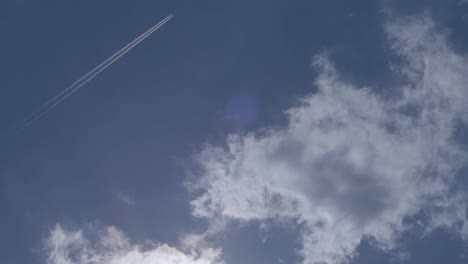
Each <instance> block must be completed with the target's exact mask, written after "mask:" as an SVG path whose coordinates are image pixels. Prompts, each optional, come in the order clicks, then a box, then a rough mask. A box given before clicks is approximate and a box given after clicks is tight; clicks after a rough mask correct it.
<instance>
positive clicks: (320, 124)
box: [192, 16, 468, 264]
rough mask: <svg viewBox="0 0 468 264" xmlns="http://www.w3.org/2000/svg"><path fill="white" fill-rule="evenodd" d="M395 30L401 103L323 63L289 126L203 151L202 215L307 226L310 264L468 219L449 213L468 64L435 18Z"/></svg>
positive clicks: (198, 204) (198, 208) (398, 24)
mask: <svg viewBox="0 0 468 264" xmlns="http://www.w3.org/2000/svg"><path fill="white" fill-rule="evenodd" d="M387 32H388V36H389V41H390V43H391V46H392V47H393V49H394V51H395V52H396V54H397V55H399V64H398V65H397V66H398V69H397V70H398V71H399V72H400V73H402V74H403V76H405V80H406V85H403V86H402V87H396V88H395V89H394V90H393V91H394V92H395V96H393V97H388V98H385V97H383V96H382V95H381V94H377V93H375V92H373V91H372V90H371V89H365V88H360V87H355V86H354V85H353V84H352V83H348V82H346V81H344V80H342V79H340V76H339V74H338V73H337V72H336V71H335V69H334V67H333V65H332V64H331V63H330V62H329V61H328V60H327V59H326V58H323V57H317V59H316V61H315V64H316V65H317V68H318V69H319V72H320V75H319V77H318V78H317V81H316V84H317V87H318V88H319V91H318V92H317V93H315V94H312V95H309V96H306V97H304V98H303V99H302V101H301V105H300V106H297V107H293V108H291V109H289V110H288V111H287V113H288V117H289V124H288V126H287V127H284V128H282V129H271V130H269V131H268V132H266V133H263V134H261V135H260V134H255V133H250V134H247V135H230V136H229V137H228V138H227V143H226V146H213V145H211V146H206V147H205V148H204V150H203V151H202V152H201V153H199V155H198V156H197V157H196V160H197V162H198V164H199V165H200V166H201V169H202V171H203V173H202V176H201V178H200V179H199V180H197V182H194V183H193V185H194V186H195V187H196V188H198V190H199V191H201V194H200V196H198V197H197V198H196V199H195V200H193V201H192V206H193V215H194V216H197V217H202V218H207V219H209V220H210V221H214V222H216V221H217V220H219V221H223V220H237V221H260V222H262V221H267V220H268V221H270V220H272V219H273V220H274V219H281V221H284V220H289V221H292V222H294V221H295V222H297V223H298V224H301V226H302V227H303V231H302V237H301V241H302V249H300V252H301V254H302V256H303V258H304V261H303V262H304V263H306V264H313V263H314V264H316V263H326V264H333V263H341V262H346V261H348V260H350V259H351V258H352V257H353V256H354V255H355V254H356V248H357V246H358V245H359V243H360V242H361V241H362V240H363V239H365V238H370V239H371V240H372V241H374V243H375V245H376V246H379V247H380V248H383V249H390V248H393V247H394V246H395V242H396V241H397V239H398V237H399V235H400V234H401V233H402V232H403V231H405V230H406V229H407V228H410V224H411V223H409V224H408V223H407V221H406V220H408V219H410V217H412V216H415V215H416V214H418V213H422V212H423V213H426V214H427V215H428V216H429V217H432V221H431V223H432V224H429V226H428V228H436V227H438V226H450V227H455V226H457V227H458V228H460V225H454V224H453V223H455V222H458V223H460V222H461V223H466V209H463V207H460V206H459V207H458V209H457V210H455V211H456V213H452V214H450V216H451V217H452V220H451V222H449V221H447V220H446V219H447V218H443V214H446V213H450V210H446V209H448V208H452V207H453V206H454V202H453V199H452V196H451V195H450V190H449V189H450V187H451V184H452V182H453V180H454V178H455V177H456V176H455V175H456V173H457V170H458V169H459V168H460V166H461V165H462V164H463V163H464V162H465V161H466V153H465V152H464V151H463V150H462V149H461V147H460V146H459V145H458V144H457V142H455V141H454V140H453V133H454V129H455V127H456V125H457V124H458V123H459V122H460V121H463V120H464V119H465V118H466V116H467V115H466V113H467V107H468V96H467V95H468V94H467V91H468V89H467V87H466V85H467V84H468V62H467V59H466V58H465V57H463V56H461V55H459V54H456V53H455V52H453V51H452V50H451V49H450V47H449V45H448V44H447V42H446V40H445V38H444V36H443V35H441V33H440V31H439V30H438V29H437V28H436V27H435V26H434V23H433V22H432V21H431V19H430V18H429V17H427V16H423V17H417V18H408V19H400V20H398V21H394V22H392V23H390V24H388V26H387ZM442 204H443V206H440V205H442ZM442 212H443V213H442ZM444 219H445V221H444ZM454 219H455V220H454ZM467 230H468V225H466V224H465V225H461V228H460V231H463V232H465V235H466V234H467V233H468V232H467ZM467 238H468V236H467Z"/></svg>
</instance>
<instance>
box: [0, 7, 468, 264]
mask: <svg viewBox="0 0 468 264" xmlns="http://www.w3.org/2000/svg"><path fill="white" fill-rule="evenodd" d="M407 2H408V1H389V2H385V1H374V0H363V1H348V0H340V1H338V0H317V1H310V0H307V1H306V0H298V1H284V0H281V1H280V0H270V1H267V0H255V1H252V0H249V1H247V0H240V1H219V0H199V1H193V0H191V1H189V0H185V1H183V0H177V1H174V0H172V1H169V0H167V1H160V0H158V1H151V0H140V1H130V0H100V1H96V0H80V1H73V0H60V1H59V0H44V1H35V0H17V1H12V0H6V1H2V3H1V4H0V32H2V33H1V40H2V41H1V42H0V60H1V62H2V63H0V128H1V129H2V133H4V132H3V131H5V132H6V131H7V130H8V129H9V128H10V127H11V126H14V125H15V124H17V122H19V121H20V120H21V119H23V118H24V117H26V116H27V115H28V114H30V113H31V112H32V111H33V110H34V109H35V108H37V107H38V106H40V105H41V104H42V103H43V102H45V101H46V100H48V99H49V98H50V97H52V96H53V95H55V94H56V93H58V92H59V91H61V90H62V89H63V88H64V87H66V86H67V85H69V84H70V83H72V82H73V81H75V80H76V79H77V78H79V77H80V76H81V75H83V74H84V73H86V72H87V71H89V70H91V69H92V68H93V67H94V66H95V65H97V64H99V63H100V62H101V61H102V60H103V59H105V58H107V57H108V56H109V55H111V54H112V53H113V52H115V51H116V50H118V49H120V48H121V47H122V46H124V45H125V44H127V43H128V42H129V41H131V40H132V39H133V38H135V37H136V36H138V35H139V34H141V33H142V32H143V31H145V30H146V29H147V28H149V27H150V26H152V25H153V24H154V23H156V22H157V21H159V20H161V19H162V18H164V17H165V16H167V15H168V14H170V13H172V12H175V13H176V17H175V19H173V20H172V21H170V22H169V23H168V24H167V25H166V26H164V28H163V29H162V30H160V31H158V32H156V33H155V34H153V35H152V36H151V37H150V38H148V39H147V40H145V41H144V42H143V43H142V44H141V45H140V46H138V47H137V48H135V49H134V50H133V51H131V52H130V53H129V54H128V55H127V56H125V57H123V58H122V59H121V60H120V61H118V62H117V63H115V64H114V65H113V66H112V67H110V68H109V69H108V70H106V71H105V72H104V73H103V74H102V75H100V76H99V77H98V78H96V79H95V80H93V81H92V82H91V83H89V84H88V85H86V86H85V87H83V89H82V90H80V91H79V92H78V93H76V94H75V95H74V96H73V97H71V98H70V99H69V100H67V101H66V102H64V103H63V104H62V105H60V106H59V107H57V108H56V109H55V110H54V111H53V112H51V113H50V114H49V115H47V116H46V117H45V118H43V119H41V120H39V121H38V122H36V123H35V124H34V125H33V126H31V127H29V128H27V129H25V130H23V131H21V132H20V133H16V134H13V135H11V134H5V133H4V134H3V136H2V138H1V142H0V146H1V149H2V151H0V208H1V209H2V212H1V214H0V256H1V260H2V262H3V261H4V262H5V263H10V264H20V263H41V262H40V257H39V254H38V253H37V250H38V248H39V247H40V243H41V239H43V238H44V237H45V236H46V235H47V232H48V230H49V229H50V228H51V227H52V226H53V225H54V224H55V223H58V222H60V223H64V224H65V225H69V226H80V225H82V224H87V223H94V224H96V225H116V226H117V227H119V228H121V229H123V230H124V231H125V232H127V233H128V234H129V235H130V237H131V238H133V239H135V240H137V241H139V240H143V239H152V240H158V241H163V242H169V243H173V244H177V241H178V238H179V235H181V234H183V233H185V232H188V231H193V230H197V229H200V230H201V229H202V228H203V227H204V225H205V224H206V223H203V222H202V221H198V220H196V219H193V218H192V217H191V216H190V208H189V206H188V201H190V194H188V193H187V191H186V189H185V187H184V186H183V182H184V180H185V179H186V177H187V175H186V168H187V166H190V165H188V164H189V163H190V160H189V159H190V156H191V155H192V154H193V153H195V152H196V151H197V150H199V149H200V147H201V146H202V145H203V144H204V143H206V142H220V141H221V140H223V138H224V137H225V135H226V134H228V133H230V132H245V131H250V130H254V129H258V128H261V127H265V126H275V125H280V124H282V123H283V122H284V121H285V115H284V113H283V111H284V110H285V109H287V108H289V107H290V106H292V105H294V104H296V103H297V99H298V98H299V97H300V96H303V95H305V94H307V93H310V92H313V91H314V87H313V80H314V72H313V69H312V67H311V61H312V57H313V56H314V55H315V54H318V53H320V52H327V53H329V54H330V56H331V57H332V58H333V60H334V61H335V62H336V63H337V67H338V69H339V70H340V71H341V72H343V74H344V77H345V78H348V79H349V80H351V81H353V82H355V83H358V84H360V85H362V86H370V87H377V88H375V89H381V90H382V91H383V90H384V89H385V88H388V87H391V86H392V80H394V79H393V78H392V75H391V72H390V71H389V70H388V65H389V64H388V63H389V62H388V60H389V57H388V56H389V54H388V47H386V46H385V45H386V44H385V39H384V38H385V37H384V33H383V31H382V25H383V23H385V19H386V17H388V16H389V13H388V10H391V14H405V15H411V14H415V13H420V12H423V11H424V10H428V11H430V12H432V14H433V16H434V18H435V20H436V21H437V22H438V23H440V24H441V25H442V26H446V27H448V28H450V29H451V30H452V34H451V35H450V38H451V39H452V40H453V43H454V46H455V47H456V49H458V50H460V51H467V50H468V49H467V47H468V39H467V38H468V34H467V33H468V32H467V30H466V28H468V27H467V26H468V24H467V23H468V22H467V19H466V14H467V13H466V12H468V6H466V5H458V4H457V1H411V3H407ZM390 7H391V8H390ZM387 8H390V9H387ZM239 98H249V99H248V100H251V101H250V102H254V104H256V107H255V108H256V110H257V113H256V115H255V117H256V118H255V120H251V119H249V120H248V121H245V120H243V119H242V118H240V119H236V118H228V117H227V115H226V111H227V110H226V109H227V107H228V105H229V104H230V103H232V102H233V101H234V102H236V100H238V99H239ZM119 193H126V194H128V195H130V196H132V197H134V199H135V202H136V203H135V205H127V204H125V203H123V202H121V201H119V199H118V198H117V197H118V194H119ZM275 228H278V227H275ZM231 231H232V232H228V234H227V235H226V241H224V242H222V243H224V244H225V252H226V256H227V260H230V259H231V260H232V262H231V263H235V261H237V263H246V264H250V263H251V264H254V263H255V264H258V263H272V262H271V261H274V260H277V259H278V258H282V259H284V260H286V262H287V263H293V261H294V260H298V259H299V258H298V257H297V255H295V253H294V248H295V247H296V246H297V244H296V241H295V236H294V233H295V232H297V230H290V229H288V228H279V229H278V230H277V231H276V232H273V233H274V234H282V235H281V236H279V235H278V236H277V237H272V238H270V239H269V240H268V242H267V243H266V244H265V243H262V241H261V239H260V238H261V236H262V234H259V233H261V232H260V231H258V227H257V226H255V225H252V226H250V225H249V226H243V227H233V230H231ZM273 236H274V235H273ZM259 237H260V238H259ZM408 237H409V238H408V239H407V240H408V242H407V246H408V248H410V249H411V250H410V251H411V252H412V261H411V263H415V264H418V263H421V264H423V263H424V264H432V263H434V264H435V263H453V264H456V263H466V259H463V257H462V255H463V254H462V253H463V251H464V249H463V245H462V244H461V242H460V241H459V240H457V239H456V238H455V236H454V235H453V234H448V233H444V232H436V233H435V234H434V235H432V236H431V237H429V238H427V239H424V240H423V241H424V242H422V243H415V242H414V241H413V240H416V239H417V240H418V241H419V238H416V237H418V234H408ZM465 248H466V247H465ZM413 249H414V250H413ZM360 251H361V255H360V257H358V258H357V259H356V262H355V263H392V262H391V261H394V260H392V257H391V256H390V255H389V254H388V253H382V252H379V251H378V250H376V249H374V248H372V247H370V246H368V245H367V246H366V244H365V243H364V244H363V245H362V246H361V247H360Z"/></svg>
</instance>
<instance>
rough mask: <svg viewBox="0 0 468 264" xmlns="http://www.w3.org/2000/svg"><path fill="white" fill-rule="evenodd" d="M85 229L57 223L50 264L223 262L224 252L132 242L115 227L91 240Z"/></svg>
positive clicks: (51, 239)
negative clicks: (186, 250)
mask: <svg viewBox="0 0 468 264" xmlns="http://www.w3.org/2000/svg"><path fill="white" fill-rule="evenodd" d="M84 234H85V232H84V231H83V230H77V231H67V230H64V229H63V228H62V227H61V226H59V225H58V226H56V227H55V229H53V230H52V231H51V234H50V236H49V238H48V239H47V241H46V253H47V263H48V264H222V263H223V262H222V261H221V260H220V254H221V252H220V251H219V250H216V249H210V248H208V249H204V250H201V251H200V252H199V253H198V254H196V253H194V252H191V253H188V254H187V253H184V252H181V251H179V250H177V249H176V248H174V247H170V246H168V245H166V244H154V243H145V244H143V245H132V244H131V243H130V242H129V240H128V239H127V238H126V237H125V235H124V234H123V233H122V232H121V231H119V230H118V229H116V228H114V227H108V228H107V229H106V230H104V231H103V232H100V233H99V234H93V235H92V237H96V239H95V241H92V240H90V239H88V238H87V237H86V236H85V235H84Z"/></svg>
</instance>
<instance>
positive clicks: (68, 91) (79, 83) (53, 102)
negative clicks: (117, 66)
mask: <svg viewBox="0 0 468 264" xmlns="http://www.w3.org/2000/svg"><path fill="white" fill-rule="evenodd" d="M173 17H174V15H172V14H171V15H169V16H167V17H166V18H164V19H163V20H161V21H160V22H159V23H157V24H156V25H154V26H153V27H151V28H150V29H149V30H147V31H146V32H145V33H143V34H141V35H140V36H139V37H137V38H136V39H135V40H133V41H132V42H130V43H129V44H127V45H126V46H125V47H123V48H122V49H120V50H119V51H117V52H116V53H114V54H113V55H112V56H110V57H109V58H107V59H106V60H104V61H103V62H102V63H101V64H99V65H98V66H96V67H95V68H94V69H92V70H91V71H89V72H88V73H86V74H85V75H83V76H82V77H81V78H79V79H78V80H76V81H75V82H74V83H72V84H71V85H70V86H68V87H67V88H65V89H64V90H63V91H61V92H60V93H58V94H57V95H55V96H54V97H53V98H51V99H50V100H49V101H47V102H46V103H44V104H43V105H42V106H41V107H39V108H38V109H37V110H35V111H34V112H33V113H32V114H30V115H29V116H28V117H27V118H25V119H24V120H23V121H22V122H21V126H22V127H26V126H29V125H30V124H32V123H33V122H34V121H36V120H37V119H39V118H41V117H42V116H44V115H46V114H47V113H49V112H50V111H51V110H52V109H53V108H55V107H56V106H57V105H58V104H60V103H61V102H63V101H64V100H65V99H67V98H68V97H69V96H71V95H72V94H73V93H75V92H76V91H78V90H79V89H80V88H81V87H83V86H84V85H85V84H87V83H88V82H90V81H91V80H92V79H94V78H95V77H96V76H97V75H99V74H100V73H101V72H103V71H104V70H105V69H107V68H108V67H109V66H111V65H112V64H113V63H114V62H116V61H117V60H118V59H120V58H121V57H122V56H124V55H125V54H126V53H128V52H129V51H130V50H132V49H133V48H134V47H135V46H137V45H138V44H140V43H141V42H142V41H143V40H145V39H146V38H147V37H149V36H150V35H151V34H152V33H153V32H155V31H156V30H158V29H159V28H161V27H162V26H164V24H166V23H167V22H168V21H169V20H171V19H172V18H173Z"/></svg>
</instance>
